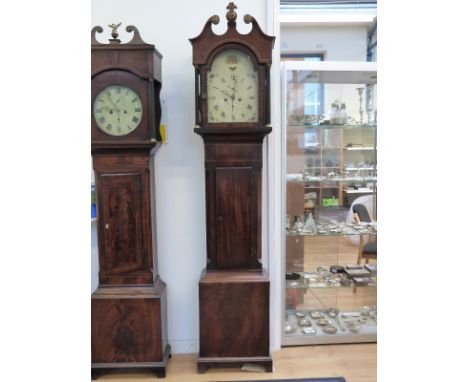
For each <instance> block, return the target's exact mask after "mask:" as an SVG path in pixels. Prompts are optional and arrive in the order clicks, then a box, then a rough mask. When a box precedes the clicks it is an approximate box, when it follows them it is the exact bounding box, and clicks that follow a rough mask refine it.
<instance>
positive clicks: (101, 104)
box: [93, 85, 142, 136]
mask: <svg viewBox="0 0 468 382" xmlns="http://www.w3.org/2000/svg"><path fill="white" fill-rule="evenodd" d="M93 115H94V119H95V120H96V124H97V126H98V127H99V128H100V129H101V130H102V131H104V132H105V133H106V134H109V135H114V136H122V135H127V134H130V133H131V132H132V131H134V130H135V129H136V128H137V127H138V125H139V124H140V122H141V117H142V104H141V99H140V97H139V96H138V94H136V93H135V92H134V91H133V90H132V89H130V88H128V87H126V86H123V85H122V86H121V85H111V86H107V87H106V88H104V89H103V90H101V91H100V92H99V93H98V95H97V96H96V98H95V100H94V105H93Z"/></svg>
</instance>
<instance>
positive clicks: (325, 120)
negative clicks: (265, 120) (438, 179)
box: [282, 61, 377, 346]
mask: <svg viewBox="0 0 468 382" xmlns="http://www.w3.org/2000/svg"><path fill="white" fill-rule="evenodd" d="M376 82H377V72H376V63H375V62H331V61H321V62H313V61H309V62H307V61H305V62H304V61H284V62H283V63H282V100H283V102H282V105H283V106H282V107H283V110H282V115H283V130H282V132H283V152H282V156H283V169H282V170H283V206H282V207H283V208H282V213H283V253H284V255H283V256H284V259H283V260H284V261H283V267H284V268H283V269H284V278H283V285H284V288H283V318H282V319H283V327H282V330H283V333H282V345H283V346H288V345H304V344H326V343H350V342H374V341H376V339H377V208H376V206H377V204H376V202H377V143H376V142H377V107H376V105H377V104H376V96H377V94H376V92H377V87H376Z"/></svg>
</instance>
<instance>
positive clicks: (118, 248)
mask: <svg viewBox="0 0 468 382" xmlns="http://www.w3.org/2000/svg"><path fill="white" fill-rule="evenodd" d="M111 160H112V158H111ZM114 171H115V170H114ZM96 181H97V182H96V191H97V195H98V202H99V204H98V211H99V251H100V254H99V281H100V283H103V284H109V283H111V284H112V283H119V282H121V283H128V284H142V283H143V284H145V283H146V284H147V283H151V282H152V281H153V280H152V279H153V272H152V271H153V270H152V254H151V247H152V242H151V233H150V230H151V220H150V215H149V209H150V201H149V195H148V192H149V179H148V169H140V170H136V169H135V170H133V171H128V170H127V171H122V173H113V172H98V171H97V174H96Z"/></svg>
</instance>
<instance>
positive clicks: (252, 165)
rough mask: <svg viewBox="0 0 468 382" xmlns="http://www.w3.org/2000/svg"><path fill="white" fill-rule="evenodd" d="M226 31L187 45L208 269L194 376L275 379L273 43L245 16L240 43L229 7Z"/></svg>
mask: <svg viewBox="0 0 468 382" xmlns="http://www.w3.org/2000/svg"><path fill="white" fill-rule="evenodd" d="M226 8H227V9H228V12H227V13H226V18H227V21H228V22H227V31H226V32H225V33H224V34H223V35H217V34H215V33H214V32H213V30H212V24H218V23H219V21H220V19H219V17H218V16H216V15H215V16H212V17H210V18H209V20H208V21H207V22H206V24H205V26H204V28H203V30H202V32H201V34H200V35H199V36H197V37H195V38H192V39H190V42H191V44H192V47H193V65H194V67H195V103H196V126H195V129H194V131H195V133H197V134H199V135H200V136H201V137H202V138H203V142H204V148H205V183H206V217H207V221H206V232H207V252H208V253H207V264H206V269H204V270H203V272H202V275H201V278H200V281H199V298H200V312H199V313H200V353H199V358H198V370H199V372H203V371H204V370H205V369H206V368H207V367H210V366H214V365H216V364H242V363H246V362H248V363H258V364H263V365H264V366H265V369H266V371H272V359H271V355H270V350H269V286H270V283H269V279H268V276H267V273H266V272H265V270H264V269H263V268H262V263H261V257H262V252H261V242H262V240H261V232H262V229H261V205H262V203H261V195H262V192H261V184H262V165H263V164H262V160H263V153H262V150H263V141H264V138H265V136H266V135H267V134H268V133H270V132H271V126H270V107H269V98H270V76H269V70H270V65H271V53H272V49H273V44H274V37H271V36H267V35H266V34H264V33H263V32H262V30H261V28H260V26H259V25H258V23H257V21H256V20H255V19H254V18H253V17H252V16H250V15H245V16H244V21H245V22H246V23H248V24H252V29H251V31H250V32H249V33H247V34H241V33H239V32H238V31H237V28H236V19H237V14H236V12H235V9H236V8H237V7H236V6H235V5H234V3H229V5H228V6H227V7H226Z"/></svg>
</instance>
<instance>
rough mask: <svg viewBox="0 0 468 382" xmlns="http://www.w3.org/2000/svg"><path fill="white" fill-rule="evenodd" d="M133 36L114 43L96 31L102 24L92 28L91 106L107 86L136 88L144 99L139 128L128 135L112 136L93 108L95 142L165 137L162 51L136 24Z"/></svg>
mask: <svg viewBox="0 0 468 382" xmlns="http://www.w3.org/2000/svg"><path fill="white" fill-rule="evenodd" d="M126 30H127V31H128V32H131V31H133V33H134V36H133V39H132V40H131V41H130V42H128V43H127V44H120V41H119V40H116V39H114V41H111V43H110V44H101V43H99V42H97V40H96V39H95V33H96V32H99V31H101V32H102V28H100V27H94V28H93V30H92V32H91V43H92V45H91V49H92V54H91V110H92V104H93V102H94V99H95V97H96V95H97V94H98V93H99V92H100V91H101V90H103V89H104V88H105V87H106V86H110V85H124V86H127V87H129V88H131V89H132V90H133V91H135V92H136V93H137V94H138V96H139V97H140V98H141V100H142V104H143V111H142V114H143V115H142V120H141V122H140V124H139V126H138V128H137V129H135V130H134V131H133V132H131V133H130V134H128V135H123V136H112V135H109V134H106V133H104V132H103V131H102V130H100V129H99V128H98V127H97V125H96V121H95V120H94V117H93V115H92V112H91V145H92V147H93V148H94V147H99V146H100V145H102V144H106V143H107V144H116V145H124V144H131V143H140V144H141V143H144V142H149V141H151V140H157V141H161V136H160V132H159V124H160V121H161V103H160V98H159V97H160V91H161V82H162V80H161V78H162V76H161V75H162V70H161V67H162V65H161V61H162V55H161V53H159V52H158V51H157V50H156V49H155V47H154V45H151V44H147V43H145V42H144V41H143V40H142V39H141V37H140V34H139V32H138V30H137V29H136V28H135V27H134V26H128V27H127V29H126Z"/></svg>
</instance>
